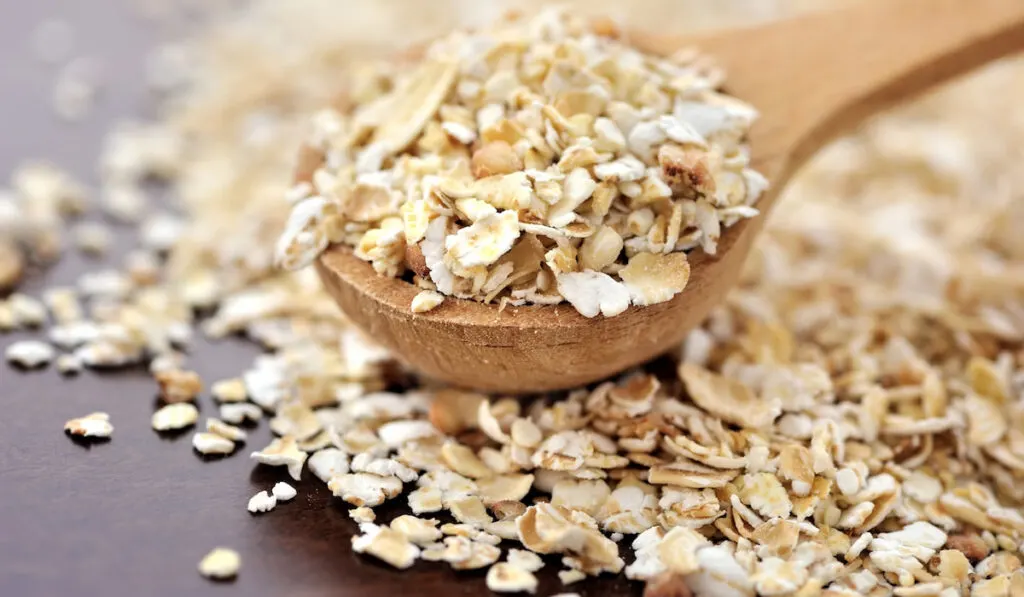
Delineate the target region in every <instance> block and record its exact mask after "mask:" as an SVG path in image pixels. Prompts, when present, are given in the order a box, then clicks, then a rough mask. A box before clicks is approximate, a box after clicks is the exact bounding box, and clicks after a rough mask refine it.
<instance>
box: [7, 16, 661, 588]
mask: <svg viewBox="0 0 1024 597" xmlns="http://www.w3.org/2000/svg"><path fill="white" fill-rule="evenodd" d="M126 2H127V0H89V1H88V2H83V1H82V0H34V1H33V2H18V3H10V4H9V5H8V6H7V7H6V8H5V9H4V17H3V18H2V19H0V39H2V40H3V41H2V42H0V43H2V47H3V50H4V51H3V52H0V131H2V133H0V170H3V172H4V173H7V172H9V171H10V170H11V169H12V168H13V167H14V166H15V165H16V164H17V163H18V162H20V161H22V160H23V159H30V158H47V159H49V160H52V161H53V162H54V163H55V164H57V165H59V166H61V167H64V168H67V169H68V170H70V171H71V172H73V173H75V174H76V175H79V176H81V177H82V178H83V179H85V180H87V181H90V182H95V175H94V172H95V167H94V159H95V156H96V154H97V146H98V141H99V140H100V138H101V136H102V132H103V130H104V129H105V128H106V127H108V126H109V125H110V123H112V122H114V121H116V120H117V119H119V118H124V117H126V116H130V115H133V114H134V115H138V114H141V113H143V112H144V110H145V101H144V98H145V95H144V93H143V86H142V82H141V81H142V74H143V72H144V71H143V67H144V58H145V49H146V48H147V47H149V46H150V45H151V44H153V43H154V40H155V39H156V37H157V35H158V32H155V31H154V29H153V27H152V26H151V25H146V24H145V23H142V22H139V21H137V20H135V19H133V18H132V17H131V15H130V13H129V12H128V11H127V10H125V8H124V5H125V4H126ZM56 15H60V16H62V17H64V18H66V19H67V20H68V21H69V22H71V23H72V24H74V25H75V28H76V32H77V38H78V41H77V48H78V53H80V54H90V55H94V56H96V57H98V58H100V59H101V60H102V61H103V63H104V66H105V74H104V76H105V79H106V84H105V86H104V89H103V95H102V97H101V99H100V102H99V105H98V106H97V109H96V110H95V111H94V112H93V114H92V115H91V116H90V118H89V119H88V120H87V121H85V122H81V123H77V124H73V125H69V124H65V123H61V122H59V121H58V120H57V119H56V118H55V117H54V116H53V115H52V112H51V109H50V107H49V98H50V90H51V87H52V81H53V76H54V74H55V72H56V70H55V69H54V68H53V67H46V66H44V65H41V64H39V63H38V62H36V61H33V60H32V58H31V56H32V52H31V47H30V38H31V32H32V29H33V27H35V25H36V24H37V23H39V22H40V21H41V20H42V19H44V18H46V17H50V16H56ZM118 233H119V246H118V249H119V250H115V251H113V252H112V257H113V258H114V259H116V258H117V256H118V255H119V254H123V253H122V251H123V250H125V249H126V248H127V247H129V246H130V243H131V238H132V231H131V229H129V228H123V227H122V228H119V229H118ZM102 265H103V262H101V261H94V260H89V259H85V258H82V257H80V256H79V255H76V254H74V253H73V252H68V253H66V254H65V256H64V258H63V259H62V260H61V262H60V263H59V264H58V265H57V266H55V267H53V268H50V269H49V270H47V271H46V272H42V273H37V274H33V275H32V276H31V277H30V278H29V280H28V281H27V283H26V284H25V285H24V286H23V290H25V291H27V292H29V293H31V294H37V293H38V292H39V291H41V290H42V289H43V288H45V287H47V286H50V285H54V284H58V283H69V282H72V281H73V280H74V279H75V278H76V277H77V276H78V275H79V274H81V273H82V272H84V271H88V270H89V269H94V268H98V267H101V266H102ZM26 337H29V335H28V334H7V335H2V336H0V351H2V349H3V348H4V347H6V346H7V345H9V344H10V343H12V342H14V341H16V340H18V339H23V338H26ZM255 354H256V349H255V348H254V347H253V346H251V345H249V344H247V343H245V342H243V341H241V340H229V341H224V342H219V343H209V342H205V341H202V340H199V341H197V342H196V343H195V344H194V345H193V347H192V349H191V351H190V358H189V366H190V367H193V368H195V369H196V370H197V371H198V372H199V373H200V374H201V375H202V376H203V378H204V379H206V380H208V381H209V380H214V379H217V378H222V377H229V376H234V375H237V374H239V373H240V372H241V371H242V370H243V368H244V367H246V366H247V365H248V364H249V363H250V361H251V359H252V357H253V356H254V355H255ZM155 405H156V393H155V386H154V384H153V382H152V380H151V379H150V378H149V377H148V376H147V375H146V374H145V373H144V372H142V371H141V370H136V371H129V372H118V373H109V374H95V373H91V372H86V373H84V374H82V375H79V376H78V377H77V378H70V379H64V378H61V377H60V376H59V375H58V374H57V372H56V371H55V370H54V369H53V368H52V367H51V368H49V369H45V370H42V371H39V372H22V371H17V370H15V369H12V368H10V367H9V366H8V365H7V364H0V406H2V408H3V415H2V416H0V595H2V596H4V597H36V596H39V597H44V596H45V597H50V596H54V595H76V596H86V597H89V596H94V595H95V596H99V595H132V596H148V597H163V596H168V597H170V596H176V597H180V596H184V595H187V596H190V597H202V596H206V595H217V596H224V597H229V596H233V595H239V596H240V595H245V596H246V597H264V596H267V597H269V596H278V595H288V596H291V597H303V596H320V595H340V596H345V595H352V596H357V595H358V596H368V597H372V596H375V595H380V596H385V595H395V594H405V595H485V594H488V591H487V589H486V587H485V584H484V572H483V571H477V572H471V573H456V572H454V571H452V570H450V569H448V568H447V566H446V565H443V564H436V563H426V562H420V563H418V564H417V565H416V566H415V567H413V568H412V569H410V570H407V571H402V572H399V571H396V570H393V569H390V568H388V567H386V566H383V565H381V564H379V563H377V562H375V561H372V560H371V559H368V558H365V557H363V556H359V555H356V554H353V553H352V550H351V545H350V541H349V538H350V536H351V534H352V533H353V532H354V531H355V530H356V525H355V524H354V523H353V522H352V521H351V520H350V519H349V518H348V515H347V512H346V511H347V508H346V505H345V504H343V503H341V502H340V500H337V499H335V498H332V497H331V495H330V493H329V492H328V491H327V490H326V488H325V487H324V486H323V484H322V483H320V482H319V481H317V480H316V479H310V477H311V475H309V473H308V472H306V473H305V475H304V478H303V481H302V483H300V484H299V486H298V489H299V496H298V497H297V498H296V499H295V500H293V501H292V502H289V503H285V504H282V505H279V506H278V507H277V509H275V510H274V511H272V512H270V513H268V514H264V515H261V516H258V517H257V516H253V515H250V514H249V513H248V512H247V511H246V509H245V506H246V502H247V501H248V499H249V497H250V496H251V495H252V494H253V493H255V492H256V491H259V490H262V489H269V488H270V487H271V486H272V485H273V483H274V482H276V481H278V480H284V479H285V473H284V471H283V469H271V468H268V467H264V466H254V463H253V462H252V461H251V460H250V459H249V458H248V452H249V451H251V450H252V449H256V448H259V447H262V446H264V445H266V443H267V442H268V441H269V438H270V434H269V431H268V430H267V426H266V424H265V422H264V424H263V425H261V426H260V427H259V428H257V429H255V430H253V431H252V432H251V434H250V439H249V442H248V444H247V445H246V446H244V447H243V448H241V449H239V450H238V451H237V452H236V453H235V454H234V455H232V456H230V457H227V458H223V459H219V460H211V461H204V460H203V459H202V458H201V457H200V456H199V455H198V454H197V453H195V452H193V450H192V448H191V446H190V437H191V433H190V432H185V433H183V434H181V435H179V436H177V437H171V438H167V437H161V436H159V435H157V434H156V433H155V432H154V431H152V430H151V429H150V426H149V420H150V416H151V414H152V412H153V410H154V408H155ZM198 406H199V407H200V411H201V413H202V415H204V416H205V415H209V414H211V412H212V410H213V409H212V407H213V404H212V402H211V401H210V399H209V397H208V396H204V397H202V398H201V399H200V401H199V403H198ZM98 410H101V411H106V412H108V413H110V416H111V421H112V423H113V424H114V427H115V431H114V435H113V438H112V439H111V440H110V441H108V442H105V443H100V444H91V445H82V444H78V443H75V442H73V441H71V440H70V439H69V438H68V437H67V436H65V434H64V433H63V432H62V431H61V429H62V426H63V424H64V422H65V421H66V420H67V419H69V418H72V417H77V416H82V415H84V414H86V413H89V412H93V411H98ZM403 501H404V500H403ZM380 510H381V514H383V516H382V518H383V519H385V520H387V519H388V516H389V515H391V514H394V513H396V512H397V510H396V511H392V512H389V511H388V509H387V508H382V509H380ZM215 546H227V547H231V548H234V549H236V550H238V551H239V552H240V553H241V554H242V560H243V564H242V571H241V574H240V575H239V577H238V578H237V580H235V581H233V582H230V583H212V582H210V581H207V580H205V579H203V578H202V577H200V576H199V574H198V573H197V571H196V565H197V563H198V562H199V560H200V559H201V558H202V556H203V555H204V554H205V553H206V552H207V551H209V550H210V549H212V548H213V547H215ZM559 568H560V566H558V565H557V559H554V558H553V559H551V560H549V564H548V566H546V567H545V569H544V570H543V571H542V573H541V585H540V589H539V591H538V593H537V594H538V595H551V594H555V593H558V592H562V591H575V592H579V593H581V594H583V595H627V594H639V593H640V592H641V587H640V585H639V584H638V583H631V582H628V581H625V580H624V579H622V578H621V577H620V578H611V577H605V578H603V579H599V580H588V581H584V582H581V583H578V584H576V585H572V586H571V587H564V588H563V587H562V586H561V584H560V583H559V582H558V580H557V578H556V577H555V572H556V571H557V570H558V569H559Z"/></svg>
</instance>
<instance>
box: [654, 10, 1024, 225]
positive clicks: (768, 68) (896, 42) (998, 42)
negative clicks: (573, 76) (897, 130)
mask: <svg viewBox="0 0 1024 597" xmlns="http://www.w3.org/2000/svg"><path fill="white" fill-rule="evenodd" d="M635 42H636V43H637V44H638V45H640V46H641V47H644V48H646V49H649V50H653V51H661V52H666V51H669V52H670V51H671V50H673V49H675V48H679V47H680V46H683V45H693V46H694V47H697V48H699V49H700V50H702V51H703V52H705V53H707V54H708V55H710V56H712V57H713V58H714V60H715V61H716V62H717V63H719V64H720V65H722V66H723V67H724V68H725V69H726V74H727V79H726V87H727V90H728V91H729V92H730V93H731V94H733V95H735V96H737V97H740V98H743V99H746V100H748V101H749V102H750V103H752V104H753V105H754V106H756V107H757V109H758V110H759V111H760V113H761V118H760V120H759V122H758V124H757V125H755V130H754V132H753V134H752V137H753V138H757V139H758V142H759V144H758V145H757V147H755V153H756V154H757V155H756V156H755V157H756V160H755V161H756V162H757V164H756V165H757V166H758V167H760V168H761V170H762V172H770V173H771V174H772V184H773V186H778V187H781V186H782V185H783V184H784V183H785V181H786V179H787V178H788V177H789V176H790V175H791V174H792V173H793V171H794V170H795V169H796V168H797V167H799V166H800V165H801V164H802V163H803V162H804V161H805V160H806V159H807V158H808V157H810V155H811V154H813V153H814V152H815V151H816V150H817V149H818V148H820V147H821V146H822V145H823V144H824V143H826V142H827V141H829V140H830V139H832V138H834V137H835V136H836V135H837V134H839V133H840V132H842V131H843V130H846V129H848V128H850V127H852V126H853V125H856V124H857V123H859V122H860V121H862V120H863V119H864V118H866V117H868V116H870V115H871V114H874V113H876V112H878V111H879V110H882V109H883V108H886V107H888V106H890V105H892V104H894V103H896V102H898V101H900V100H902V99H905V98H907V97H909V96H911V95H913V94H915V93H918V92H921V91H924V90H925V89H927V88H929V87H932V86H934V85H937V84H938V83H941V82H943V81H945V80H947V79H950V78H952V77H955V76H957V75H959V74H963V73H965V72H967V71H969V70H971V69H973V68H975V67H977V66H980V65H982V64H984V63H986V62H989V61H991V60H995V59H996V58H999V57H1001V56H1005V55H1008V54H1011V53H1013V52H1014V51H1017V50H1024V0H861V1H860V2H857V3H853V4H852V5H851V6H849V7H848V8H844V9H838V10H832V11H823V12H817V13H812V14H808V15H804V16H801V17H796V18H793V19H789V20H784V21H779V22H776V23H771V24H767V25H762V26H758V27H753V28H750V29H747V30H739V31H735V30H733V31H725V32H712V33H709V34H706V35H703V36H702V35H698V36H696V37H693V36H687V37H680V36H678V35H675V36H671V35H665V36H661V35H653V36H643V37H641V38H639V39H636V40H635ZM762 207H763V208H767V207H769V206H767V205H764V206H762Z"/></svg>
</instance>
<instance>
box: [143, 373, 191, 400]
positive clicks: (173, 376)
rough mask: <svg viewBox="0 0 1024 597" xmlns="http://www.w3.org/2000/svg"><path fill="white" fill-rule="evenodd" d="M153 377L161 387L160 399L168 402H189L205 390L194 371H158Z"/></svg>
mask: <svg viewBox="0 0 1024 597" xmlns="http://www.w3.org/2000/svg"><path fill="white" fill-rule="evenodd" d="M153 377H154V378H155V379H156V382H157V384H158V385H159V386H160V397H161V398H163V399H164V401H166V402H170V403H174V402H188V401H192V400H195V399H196V396H198V395H199V392H201V391H202V390H203V382H202V380H200V379H199V374H198V373H196V372H194V371H183V370H180V369H172V370H168V371H157V372H156V373H155V374H154V375H153Z"/></svg>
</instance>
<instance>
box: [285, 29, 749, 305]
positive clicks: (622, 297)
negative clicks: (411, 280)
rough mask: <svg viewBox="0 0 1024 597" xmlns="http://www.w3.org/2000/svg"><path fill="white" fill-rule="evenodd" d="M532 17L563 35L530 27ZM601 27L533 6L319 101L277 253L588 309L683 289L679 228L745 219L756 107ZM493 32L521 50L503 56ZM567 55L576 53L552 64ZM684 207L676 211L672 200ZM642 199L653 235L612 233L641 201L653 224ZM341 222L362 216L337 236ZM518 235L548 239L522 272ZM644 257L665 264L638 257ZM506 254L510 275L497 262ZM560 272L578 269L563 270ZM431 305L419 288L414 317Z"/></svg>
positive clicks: (442, 288) (697, 229)
mask: <svg viewBox="0 0 1024 597" xmlns="http://www.w3.org/2000/svg"><path fill="white" fill-rule="evenodd" d="M544 22H550V23H551V26H553V27H557V28H558V29H559V30H560V31H561V32H562V34H561V35H559V36H556V37H546V36H544V35H543V34H541V33H540V31H542V30H543V27H545V26H547V25H544V26H542V25H540V23H544ZM607 33H608V31H606V30H603V29H601V28H599V27H596V26H595V28H594V29H593V30H590V29H589V27H588V25H587V23H585V22H583V21H582V20H580V19H578V18H577V17H575V16H572V15H570V14H569V13H568V12H567V11H565V12H558V11H550V10H549V11H548V12H545V13H544V14H543V15H538V16H537V17H536V19H534V20H533V22H532V23H530V22H524V21H518V20H512V21H509V22H506V23H503V24H501V25H500V26H498V27H495V28H492V29H487V30H482V31H478V32H475V33H472V34H453V35H452V36H450V37H448V38H444V39H441V40H439V41H437V42H435V43H434V44H432V45H431V47H430V48H429V49H428V50H427V51H426V53H425V58H424V59H423V60H422V61H421V62H420V64H419V65H418V66H416V67H414V68H411V69H409V70H407V71H398V72H396V73H394V74H390V73H389V74H388V75H386V77H387V78H388V79H390V86H391V87H392V90H391V91H390V92H388V93H384V94H373V96H372V97H371V98H368V101H364V102H358V103H357V106H356V108H355V110H354V111H353V114H352V115H351V116H349V115H342V114H340V113H338V112H333V111H332V112H330V118H329V119H326V117H324V116H323V113H322V112H321V113H319V114H318V116H317V118H318V120H317V121H316V122H317V123H320V125H321V128H322V127H325V126H326V127H327V128H328V129H330V130H331V131H334V132H332V133H330V134H322V133H318V134H317V135H316V139H315V140H314V142H313V145H315V146H318V147H320V148H322V149H323V150H324V151H325V153H327V154H328V155H330V156H331V158H332V159H330V160H327V162H326V163H325V164H324V166H323V167H321V168H319V169H317V170H316V171H315V172H314V175H313V176H312V178H313V182H314V183H315V185H314V186H316V191H317V192H318V193H319V195H317V196H314V197H306V195H307V193H308V192H309V191H306V190H303V192H302V193H301V196H302V198H301V199H299V200H298V201H293V202H292V203H293V206H292V213H291V217H290V218H289V220H288V222H287V224H286V225H285V229H284V232H283V233H282V235H281V238H280V240H279V242H278V245H277V259H278V262H279V263H281V264H282V265H284V266H285V267H288V268H297V267H302V266H304V265H306V264H308V263H309V262H310V261H312V259H313V258H315V257H316V255H317V254H319V253H320V252H321V251H323V250H324V249H325V248H326V247H327V246H328V244H330V243H331V242H343V243H346V244H351V245H353V246H355V247H356V252H355V253H356V255H357V256H358V257H360V258H361V259H364V260H366V261H370V262H371V263H372V264H373V267H374V269H375V270H377V271H378V272H379V273H383V274H386V275H390V276H401V275H402V274H403V273H404V270H407V269H411V270H413V271H414V272H416V273H417V274H418V275H419V276H420V278H419V280H420V282H419V283H420V285H421V286H424V287H425V292H429V293H439V294H441V295H453V296H456V297H459V298H474V299H477V300H482V301H488V302H489V301H491V300H494V299H496V298H497V299H498V300H499V301H507V300H517V301H519V302H520V303H522V302H533V303H540V304H552V303H554V302H560V301H561V300H562V299H563V298H564V299H565V300H568V301H569V302H570V303H571V304H572V305H573V306H574V307H576V308H577V309H579V310H580V312H581V313H583V314H585V315H586V316H588V317H593V316H594V315H596V314H597V313H598V312H601V313H603V314H604V315H605V316H608V317H611V316H614V315H617V314H619V313H621V312H622V311H623V310H625V309H626V308H628V307H629V305H630V294H631V295H632V297H633V299H634V304H637V305H649V304H654V303H657V302H663V301H665V300H668V299H669V298H671V297H672V296H673V295H675V294H677V293H678V292H680V291H682V289H683V287H684V286H685V285H686V280H687V278H688V275H689V268H688V266H687V262H686V257H685V255H684V254H683V253H676V251H686V250H690V249H693V248H694V247H695V246H697V244H698V243H686V242H682V243H681V242H679V239H680V238H690V237H694V238H697V239H698V241H699V245H700V246H702V247H703V248H704V250H705V251H707V252H709V253H714V252H715V247H716V242H717V239H718V237H719V235H720V234H721V228H722V227H724V226H725V225H728V224H732V223H734V222H735V221H737V220H738V219H741V218H747V217H753V216H754V215H756V214H757V211H756V210H754V209H752V208H749V206H750V204H751V203H753V202H754V201H756V199H757V197H758V196H759V195H760V193H761V192H763V190H764V188H765V186H766V185H765V183H764V180H763V177H760V175H758V174H757V173H755V172H753V171H752V170H750V168H748V167H747V166H748V160H747V158H746V157H745V156H746V154H745V153H743V152H742V151H740V150H739V148H740V141H741V139H742V138H743V137H744V135H745V133H746V131H747V130H749V127H750V126H751V124H752V123H753V120H754V117H755V116H756V112H755V111H754V110H753V109H752V108H750V107H749V106H746V105H744V104H742V103H741V102H739V101H738V100H734V99H732V98H728V97H726V96H724V95H721V94H718V93H715V92H713V91H711V90H712V89H713V88H714V87H716V86H717V85H718V84H719V83H720V82H721V81H720V80H718V78H711V77H709V75H708V74H706V73H703V72H701V71H700V70H699V69H691V68H688V67H687V66H686V65H681V64H676V63H674V62H672V61H671V60H669V59H662V58H655V57H649V56H646V57H645V56H642V55H641V54H639V53H638V52H636V51H635V50H632V49H630V48H628V47H626V46H625V45H623V44H621V43H620V42H619V41H618V40H617V39H616V38H615V37H614V36H608V35H607ZM498 39H501V40H506V41H505V42H504V43H505V44H510V43H511V41H510V40H513V39H515V40H517V41H516V42H515V43H517V44H522V45H523V46H524V47H525V46H529V47H531V48H532V50H531V51H530V52H516V51H512V50H511V48H512V47H513V46H512V45H502V44H497V45H495V44H496V42H495V40H498ZM492 46H493V52H495V56H497V55H499V54H500V55H502V58H501V60H499V59H498V58H492V59H491V60H479V59H478V58H477V57H476V53H477V48H478V47H492ZM584 48H586V49H585V50H584ZM581 52H585V53H587V54H588V55H589V58H588V60H587V63H586V65H584V64H574V63H573V62H571V61H568V60H561V59H558V58H556V56H559V55H560V54H566V55H576V54H577V53H581ZM544 72H547V73H548V74H547V75H546V76H543V75H541V74H540V73H544ZM528 73H538V74H536V75H531V74H528ZM683 73H685V74H683ZM626 80H629V81H630V83H629V84H628V85H626V84H624V83H623V82H624V81H626ZM670 81H671V83H670ZM328 121H329V122H330V124H329V125H327V124H325V123H326V122H328ZM314 129H317V126H316V125H314ZM340 131H347V132H346V133H344V134H340ZM709 141H710V142H709ZM467 145H472V146H473V147H472V151H467V150H466V149H465V146H467ZM726 156H728V158H727V157H726ZM442 164H446V167H445V168H443V169H442V168H441V165H442ZM370 181H373V183H372V184H371V182H370ZM300 184H302V183H300ZM371 189H372V197H373V198H374V199H373V200H372V201H369V199H368V198H369V197H370V195H371ZM289 193H291V194H295V192H294V191H289ZM694 201H696V206H695V207H693V208H690V211H691V212H692V217H690V218H688V219H686V218H684V214H685V213H686V211H687V209H688V208H687V207H686V206H685V204H684V202H690V204H693V203H694ZM655 203H659V204H660V205H666V204H667V210H668V212H669V213H670V214H671V215H670V216H666V217H665V218H661V219H659V220H658V222H660V224H659V226H660V227H658V228H657V234H654V233H652V234H653V236H652V234H648V231H647V229H648V228H651V226H650V225H648V226H647V227H645V228H642V229H640V228H636V227H622V226H619V225H618V223H617V220H615V218H610V217H609V216H610V214H616V216H617V215H618V214H619V213H620V212H626V213H627V215H631V214H633V213H635V212H636V210H646V211H647V212H649V213H650V216H651V219H652V220H653V219H654V217H653V216H654V213H653V211H652V210H651V208H650V207H647V206H649V205H654V204H655ZM370 204H372V206H373V208H372V209H366V207H367V206H368V205H370ZM613 208H614V209H613ZM719 208H721V211H719ZM729 210H731V211H729ZM396 216H400V217H401V219H400V220H399V219H398V218H397V217H396ZM451 216H454V217H451ZM659 218H660V216H659ZM347 224H362V225H364V227H363V228H362V229H361V230H360V231H359V232H356V233H355V234H352V235H346V234H337V233H336V231H338V230H339V229H340V228H343V227H344V226H345V225H347ZM652 224H653V222H652ZM385 230H387V231H389V232H385ZM521 232H528V233H535V234H538V235H542V236H544V237H546V238H548V239H550V240H551V241H553V243H554V244H555V245H556V246H548V247H546V250H545V252H546V253H547V256H546V259H545V260H544V263H543V265H540V267H539V268H536V269H533V270H532V271H531V270H528V269H524V270H522V271H517V270H518V268H516V266H515V264H513V263H512V259H511V255H512V249H513V247H515V246H516V240H517V239H518V238H519V236H520V234H521ZM360 233H361V236H360ZM385 236H386V237H387V238H388V240H387V241H386V243H383V244H382V239H383V238H384V237H385ZM406 243H408V245H407V246H406V247H404V248H403V247H402V245H403V244H406ZM385 245H386V246H385ZM386 247H395V249H396V250H395V251H391V250H390V249H387V248H386ZM624 249H625V250H626V256H627V257H629V258H630V259H631V260H636V263H634V264H633V266H632V267H631V268H629V269H628V270H625V271H628V272H629V273H628V274H627V276H631V277H632V278H633V280H634V283H633V287H632V288H631V290H630V293H626V292H625V291H624V290H622V289H621V285H620V284H619V281H620V280H619V279H617V276H618V270H623V269H624V268H623V267H622V263H621V262H622V261H623V259H622V257H623V250H624ZM403 254H404V255H405V256H406V257H403ZM655 254H658V255H661V254H665V255H666V256H670V257H671V258H669V259H657V260H650V259H647V257H644V255H647V256H651V255H655ZM670 254H671V255H670ZM416 256H422V257H416ZM534 263H535V265H534V266H530V267H536V265H539V264H536V262H534ZM509 265H512V267H513V270H512V272H511V274H512V275H511V276H510V275H509V274H507V273H504V272H503V268H505V269H507V267H508V266H509ZM612 266H617V267H612ZM581 267H582V269H583V271H582V272H580V271H578V270H579V268H581ZM606 269H607V270H608V272H605V273H602V272H603V270H606ZM588 272H589V273H588ZM576 273H579V274H581V275H582V274H586V277H578V276H576V277H572V276H570V277H569V278H566V279H565V280H562V278H563V276H565V275H571V274H576ZM499 274H501V275H502V276H504V277H505V279H513V278H512V276H514V279H516V280H520V282H521V283H529V281H530V279H531V278H535V277H536V276H538V275H547V274H552V275H555V276H556V277H557V278H558V279H559V283H558V285H557V288H555V289H551V290H550V291H546V292H543V293H540V292H532V293H528V294H525V295H523V296H516V294H515V291H514V290H513V286H514V284H503V283H501V282H495V283H491V284H481V282H480V281H481V280H487V279H489V278H490V279H495V278H497V277H498V276H499ZM608 274H612V275H614V276H616V277H611V276H610V275H608ZM659 275H663V276H665V277H664V278H663V279H660V280H659V279H656V277H657V276H659ZM601 276H604V277H601ZM428 279H429V281H428ZM621 280H622V281H625V278H621ZM609 293H611V294H612V295H614V296H612V297H611V298H607V299H603V298H597V297H596V296H591V295H597V296H604V295H607V294H609ZM428 297H429V301H428ZM436 301H437V299H436V298H435V295H433V294H421V295H419V296H418V297H417V300H416V301H414V306H413V311H414V312H423V311H425V310H429V307H428V305H433V304H434V302H436ZM421 309H422V310H423V311H421Z"/></svg>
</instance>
